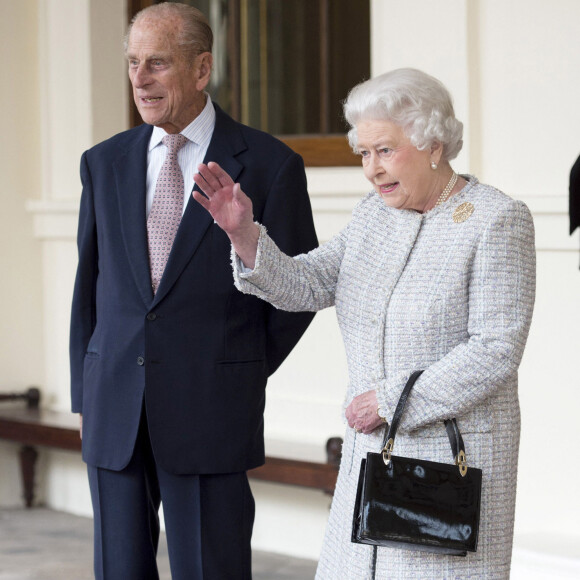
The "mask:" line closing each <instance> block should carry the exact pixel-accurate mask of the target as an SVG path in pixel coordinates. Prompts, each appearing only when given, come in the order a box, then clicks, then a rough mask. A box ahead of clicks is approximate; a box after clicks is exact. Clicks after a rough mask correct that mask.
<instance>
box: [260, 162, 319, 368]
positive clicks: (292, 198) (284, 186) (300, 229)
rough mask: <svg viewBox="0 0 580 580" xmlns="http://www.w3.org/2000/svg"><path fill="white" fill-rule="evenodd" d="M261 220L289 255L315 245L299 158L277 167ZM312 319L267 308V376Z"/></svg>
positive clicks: (311, 315) (316, 241)
mask: <svg viewBox="0 0 580 580" xmlns="http://www.w3.org/2000/svg"><path fill="white" fill-rule="evenodd" d="M262 221H263V223H264V225H265V226H266V227H267V228H268V230H269V231H270V233H271V236H272V238H273V239H274V240H275V241H276V243H277V244H278V245H279V247H280V248H281V249H282V251H284V252H285V253H287V254H288V255H290V256H295V255H297V254H302V253H304V252H308V251H309V250H312V249H313V248H315V247H316V246H317V245H318V239H317V237H316V232H315V229H314V220H313V217H312V208H311V206H310V198H309V196H308V191H307V188H306V175H305V172H304V164H303V162H302V158H301V157H300V156H299V155H297V154H294V153H293V154H291V155H290V156H289V157H288V158H287V159H286V160H285V162H284V163H283V164H282V165H281V167H280V169H279V171H278V174H277V175H276V178H275V179H274V181H273V183H272V185H271V187H270V190H269V191H268V195H267V198H266V204H265V206H264V210H263V213H262ZM313 316H314V315H313V314H311V313H307V312H302V313H288V312H281V311H279V310H276V309H274V308H271V309H270V311H269V313H268V320H267V332H266V335H267V347H266V348H267V353H266V356H267V360H268V372H269V374H272V373H273V372H274V371H275V370H276V369H277V368H278V367H279V366H280V365H281V364H282V362H283V361H284V359H285V358H286V357H287V356H288V355H289V354H290V351H291V350H292V349H293V348H294V346H295V345H296V343H297V342H298V340H299V339H300V337H301V336H302V335H303V334H304V331H305V330H306V328H307V327H308V325H309V324H310V322H311V321H312V318H313Z"/></svg>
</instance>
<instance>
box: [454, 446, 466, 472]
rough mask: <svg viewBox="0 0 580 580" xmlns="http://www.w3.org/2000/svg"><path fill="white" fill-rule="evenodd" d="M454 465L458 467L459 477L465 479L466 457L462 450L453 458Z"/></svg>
mask: <svg viewBox="0 0 580 580" xmlns="http://www.w3.org/2000/svg"><path fill="white" fill-rule="evenodd" d="M455 465H457V466H458V467H459V473H460V475H461V477H465V474H466V473H467V457H466V456H465V451H463V449H461V450H460V451H459V453H458V454H457V456H456V457H455Z"/></svg>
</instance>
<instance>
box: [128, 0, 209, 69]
mask: <svg viewBox="0 0 580 580" xmlns="http://www.w3.org/2000/svg"><path fill="white" fill-rule="evenodd" d="M149 18H155V19H160V20H172V19H173V20H178V21H180V22H181V26H180V27H178V28H177V30H176V32H177V44H178V46H179V47H180V48H181V49H182V50H183V52H184V54H185V55H186V57H187V58H188V59H190V60H191V62H192V63H193V61H194V59H195V57H196V56H197V55H199V54H201V53H202V52H211V51H212V48H213V32H212V30H211V26H210V25H209V22H208V20H207V18H206V17H205V15H204V14H203V12H201V11H200V10H198V9H197V8H194V7H193V6H188V5H187V4H179V3H177V2H162V3H161V4H154V5H153V6H149V7H148V8H144V9H143V10H141V11H140V12H137V14H135V16H134V17H133V19H132V20H131V23H130V24H129V28H128V30H127V34H126V35H125V39H124V42H123V47H124V49H125V53H127V48H128V46H129V35H130V34H131V29H132V28H133V25H134V24H135V23H136V22H138V21H140V20H142V19H149Z"/></svg>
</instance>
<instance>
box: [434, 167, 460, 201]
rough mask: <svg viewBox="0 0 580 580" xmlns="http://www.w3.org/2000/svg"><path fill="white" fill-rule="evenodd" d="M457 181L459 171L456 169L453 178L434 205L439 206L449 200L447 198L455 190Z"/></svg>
mask: <svg viewBox="0 0 580 580" xmlns="http://www.w3.org/2000/svg"><path fill="white" fill-rule="evenodd" d="M456 183H457V173H455V171H454V172H453V175H452V176H451V179H450V180H449V183H448V184H447V185H446V186H445V189H444V190H443V191H442V192H441V195H440V196H439V199H438V200H437V202H436V203H435V205H434V206H433V207H437V206H438V205H441V204H442V203H443V202H445V201H447V198H448V197H449V194H450V193H451V192H452V191H453V188H454V187H455V184H456Z"/></svg>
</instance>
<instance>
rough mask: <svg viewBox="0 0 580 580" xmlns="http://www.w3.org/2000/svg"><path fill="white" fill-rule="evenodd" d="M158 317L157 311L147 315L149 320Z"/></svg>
mask: <svg viewBox="0 0 580 580" xmlns="http://www.w3.org/2000/svg"><path fill="white" fill-rule="evenodd" d="M156 318H157V314H155V312H150V313H149V314H148V315H147V320H155V319H156Z"/></svg>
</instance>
